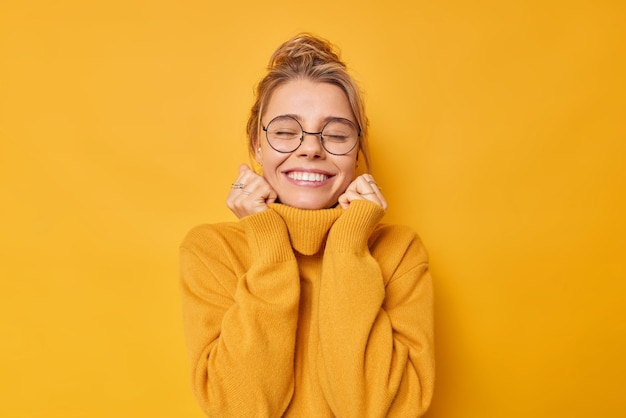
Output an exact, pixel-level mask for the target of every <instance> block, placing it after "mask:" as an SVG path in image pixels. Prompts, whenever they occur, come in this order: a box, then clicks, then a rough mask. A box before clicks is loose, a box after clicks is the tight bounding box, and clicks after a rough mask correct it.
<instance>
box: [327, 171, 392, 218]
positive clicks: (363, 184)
mask: <svg viewBox="0 0 626 418" xmlns="http://www.w3.org/2000/svg"><path fill="white" fill-rule="evenodd" d="M353 200H369V201H370V202H373V203H376V204H377V205H379V206H380V207H382V208H383V209H384V210H387V201H386V200H385V198H384V197H383V194H382V192H381V191H380V187H378V184H376V182H375V181H374V178H373V177H372V176H371V174H362V175H360V176H359V177H357V178H356V179H354V181H353V182H352V183H350V185H349V186H348V188H347V189H346V191H345V193H344V194H342V195H341V196H339V204H340V205H341V207H342V208H344V209H347V208H348V206H350V202H352V201H353Z"/></svg>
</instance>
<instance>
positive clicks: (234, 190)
mask: <svg viewBox="0 0 626 418" xmlns="http://www.w3.org/2000/svg"><path fill="white" fill-rule="evenodd" d="M277 197H278V195H277V194H276V192H275V191H274V189H272V186H270V185H269V183H268V182H267V181H266V180H265V179H264V178H263V177H262V176H260V175H258V174H257V173H255V172H254V171H252V170H251V169H250V167H248V166H247V165H246V164H242V165H240V166H239V176H238V177H237V180H235V182H234V183H233V185H232V187H231V190H230V193H229V194H228V197H227V198H226V205H227V206H228V208H229V209H230V210H231V211H233V213H234V214H235V216H237V217H238V218H239V219H241V218H243V217H244V216H248V215H253V214H255V213H259V212H263V211H264V210H266V209H267V208H268V206H267V205H268V203H274V202H275V201H276V199H277Z"/></svg>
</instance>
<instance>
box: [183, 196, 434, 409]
mask: <svg viewBox="0 0 626 418" xmlns="http://www.w3.org/2000/svg"><path fill="white" fill-rule="evenodd" d="M382 216H383V210H382V209H381V208H380V207H379V206H377V205H375V204H373V203H371V202H367V201H364V200H356V201H353V202H352V203H351V204H350V207H349V208H348V209H347V210H343V209H342V208H341V207H337V208H333V209H324V210H303V209H296V208H293V207H289V206H285V205H280V204H272V205H270V209H269V210H266V211H264V212H261V213H258V214H255V215H251V216H247V217H244V218H242V219H241V220H240V221H239V222H231V223H221V224H215V225H202V226H199V227H196V228H194V229H192V230H191V231H190V232H189V234H188V235H187V237H186V238H185V240H184V241H183V243H182V245H181V278H182V297H183V315H184V325H185V334H186V338H187V344H188V349H189V355H190V360H191V368H192V384H193V388H194V391H195V394H196V397H197V399H198V401H199V402H200V405H201V406H202V408H203V410H204V411H205V413H206V414H207V415H208V416H213V417H255V418H256V417H299V418H302V417H333V416H334V417H355V418H369V417H387V416H389V417H402V418H405V417H417V416H420V415H422V414H423V413H424V412H425V410H426V409H427V408H428V405H429V404H430V399H431V396H432V392H433V383H434V352H433V317H432V315H433V312H432V309H433V306H432V303H433V296H432V281H431V277H430V274H429V272H428V258H427V255H426V251H425V249H424V247H423V246H422V244H421V242H420V240H419V238H418V237H417V236H416V234H415V233H414V232H413V231H411V230H410V229H407V228H405V227H400V226H388V225H381V224H379V221H380V219H381V218H382Z"/></svg>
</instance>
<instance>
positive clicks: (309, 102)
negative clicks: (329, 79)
mask: <svg viewBox="0 0 626 418" xmlns="http://www.w3.org/2000/svg"><path fill="white" fill-rule="evenodd" d="M279 115H297V116H298V119H301V120H303V121H312V122H316V121H321V120H325V119H328V118H330V117H341V118H346V119H350V120H353V119H354V116H353V113H352V108H351V107H350V103H349V101H348V97H347V96H346V94H345V93H344V91H343V90H342V89H341V88H340V87H339V86H336V85H334V84H330V83H321V82H315V81H311V80H292V81H288V82H286V83H284V84H282V85H280V86H278V87H277V88H276V89H275V90H274V92H273V93H272V95H271V97H270V99H269V102H268V103H267V106H266V108H265V112H264V116H266V117H268V118H270V119H271V118H274V117H276V116H279Z"/></svg>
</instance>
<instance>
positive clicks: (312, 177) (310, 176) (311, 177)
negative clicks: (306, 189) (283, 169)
mask: <svg viewBox="0 0 626 418" xmlns="http://www.w3.org/2000/svg"><path fill="white" fill-rule="evenodd" d="M287 177H289V178H290V179H293V180H298V181H312V182H319V181H324V180H328V179H329V178H330V176H328V175H326V174H321V173H307V172H302V171H290V172H289V173H287Z"/></svg>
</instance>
